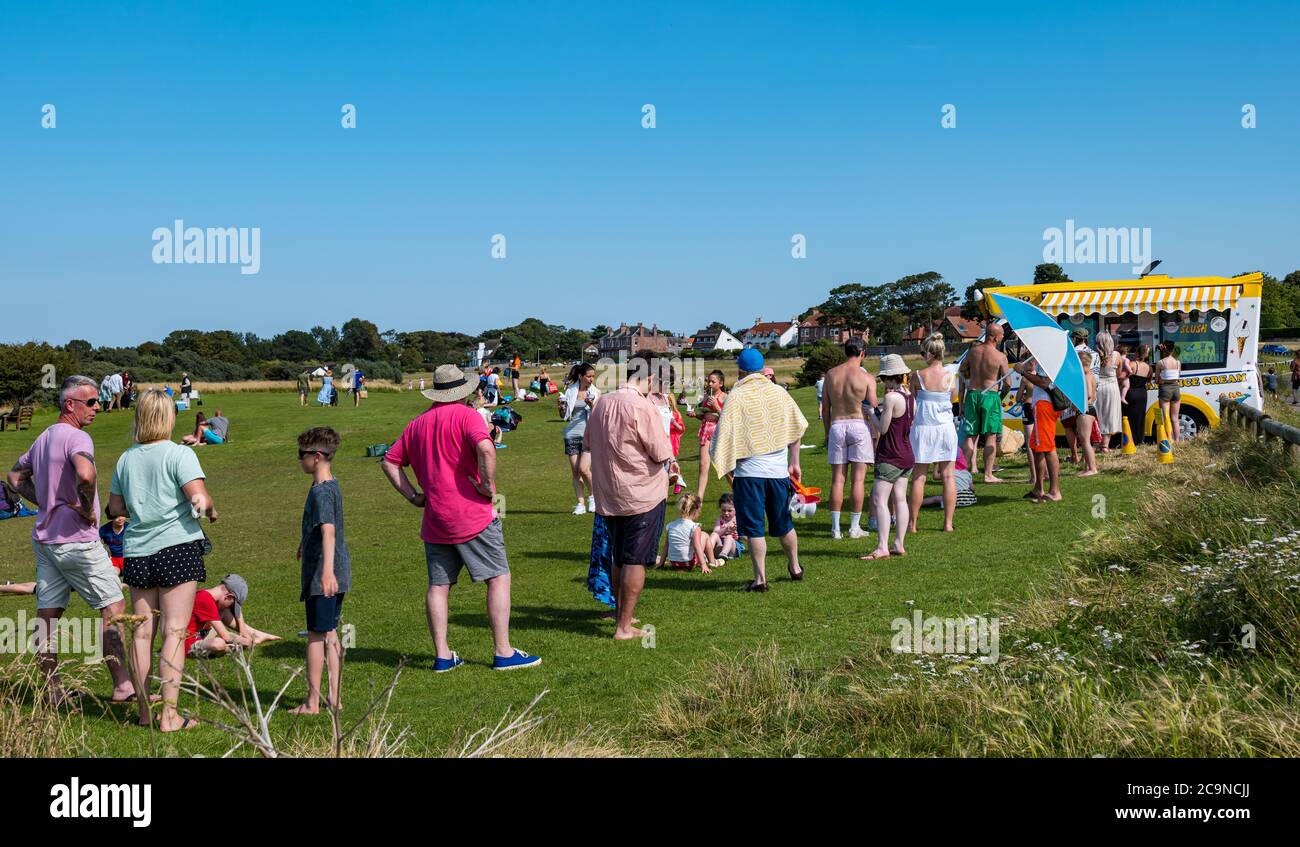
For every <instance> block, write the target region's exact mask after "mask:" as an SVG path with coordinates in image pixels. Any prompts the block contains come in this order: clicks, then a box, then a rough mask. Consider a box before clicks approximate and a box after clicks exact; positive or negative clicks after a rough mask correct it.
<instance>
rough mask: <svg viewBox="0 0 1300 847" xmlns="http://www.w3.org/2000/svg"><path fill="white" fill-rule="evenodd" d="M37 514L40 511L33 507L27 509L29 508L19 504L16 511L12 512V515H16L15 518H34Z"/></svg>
mask: <svg viewBox="0 0 1300 847" xmlns="http://www.w3.org/2000/svg"><path fill="white" fill-rule="evenodd" d="M39 514H40V512H38V511H36V510H35V509H29V508H27V507H26V506H19V507H18V511H16V512H14V517H16V518H34V517H36V516H37V515H39Z"/></svg>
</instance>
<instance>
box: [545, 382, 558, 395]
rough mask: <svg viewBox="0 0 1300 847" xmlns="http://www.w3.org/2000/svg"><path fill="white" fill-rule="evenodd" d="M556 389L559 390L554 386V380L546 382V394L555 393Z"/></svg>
mask: <svg viewBox="0 0 1300 847" xmlns="http://www.w3.org/2000/svg"><path fill="white" fill-rule="evenodd" d="M557 391H559V389H558V388H556V387H555V382H554V381H551V382H548V383H546V393H547V394H554V393H556V392H557Z"/></svg>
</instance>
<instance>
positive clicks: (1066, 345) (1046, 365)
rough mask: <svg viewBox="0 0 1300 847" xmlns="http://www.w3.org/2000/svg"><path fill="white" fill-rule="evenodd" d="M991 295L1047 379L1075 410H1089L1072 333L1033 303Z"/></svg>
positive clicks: (995, 294)
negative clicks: (1071, 338)
mask: <svg viewBox="0 0 1300 847" xmlns="http://www.w3.org/2000/svg"><path fill="white" fill-rule="evenodd" d="M989 294H990V295H992V297H993V302H994V303H996V304H997V307H998V311H1000V312H1002V316H1003V317H1004V318H1006V319H1007V323H1009V324H1011V328H1012V329H1013V330H1015V331H1016V335H1017V336H1019V338H1020V340H1021V341H1022V342H1023V343H1024V345H1025V346H1026V347H1028V348H1029V352H1030V354H1032V355H1033V357H1034V361H1036V362H1038V367H1039V368H1040V369H1041V370H1042V371H1043V373H1045V374H1047V378H1048V379H1050V380H1051V381H1052V382H1053V383H1055V384H1056V387H1057V388H1059V389H1061V391H1063V392H1065V396H1066V397H1069V398H1070V402H1071V403H1073V404H1074V405H1075V408H1078V409H1086V408H1088V388H1087V386H1086V385H1085V384H1084V381H1083V365H1082V363H1081V362H1080V361H1079V354H1078V353H1076V352H1075V350H1074V345H1072V344H1071V343H1070V334H1069V333H1068V332H1066V331H1065V330H1064V329H1061V327H1060V325H1059V324H1057V322H1056V320H1055V319H1054V318H1053V317H1052V316H1051V315H1049V314H1047V313H1046V312H1044V311H1043V310H1042V309H1040V308H1038V307H1037V306H1035V305H1033V304H1032V303H1026V302H1025V301H1023V300H1017V299H1016V298H1014V297H1008V296H1007V295H1005V294H997V293H994V292H992V291H990V292H989Z"/></svg>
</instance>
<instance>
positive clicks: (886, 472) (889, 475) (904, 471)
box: [876, 462, 912, 482]
mask: <svg viewBox="0 0 1300 847" xmlns="http://www.w3.org/2000/svg"><path fill="white" fill-rule="evenodd" d="M911 473H912V469H911V468H900V467H899V466H898V465H891V464H889V462H876V479H878V480H880V481H881V482H898V480H900V479H902V478H903V477H905V476H908V475H910V474H911Z"/></svg>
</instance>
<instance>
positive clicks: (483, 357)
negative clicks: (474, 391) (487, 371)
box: [469, 338, 501, 368]
mask: <svg viewBox="0 0 1300 847" xmlns="http://www.w3.org/2000/svg"><path fill="white" fill-rule="evenodd" d="M499 349H501V339H500V338H487V339H484V340H483V341H480V342H479V343H478V346H477V347H475V348H474V349H473V350H471V351H470V353H469V364H470V366H471V367H475V368H481V367H482V366H483V365H485V364H487V363H488V362H490V361H492V360H493V359H494V358H496V355H497V351H498V350H499Z"/></svg>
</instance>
